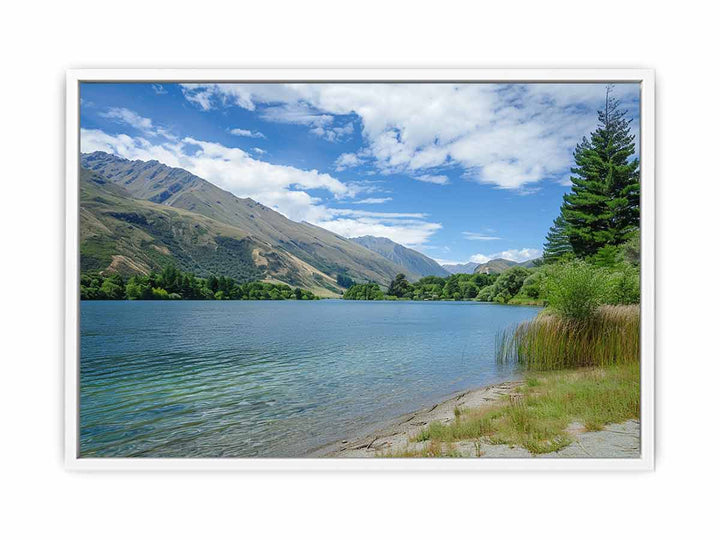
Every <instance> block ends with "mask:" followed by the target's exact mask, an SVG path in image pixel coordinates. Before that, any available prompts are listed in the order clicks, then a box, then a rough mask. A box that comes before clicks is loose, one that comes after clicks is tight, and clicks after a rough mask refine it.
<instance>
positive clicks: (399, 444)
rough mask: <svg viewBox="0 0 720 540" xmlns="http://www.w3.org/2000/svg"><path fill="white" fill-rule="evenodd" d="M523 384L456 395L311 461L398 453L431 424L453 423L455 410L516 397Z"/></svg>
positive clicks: (326, 450)
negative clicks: (504, 397) (516, 389)
mask: <svg viewBox="0 0 720 540" xmlns="http://www.w3.org/2000/svg"><path fill="white" fill-rule="evenodd" d="M520 384H522V381H512V382H504V383H500V384H492V385H490V386H484V387H482V388H477V389H475V390H469V391H466V392H462V393H461V394H458V395H455V396H453V397H451V398H449V399H447V400H445V401H443V402H441V403H437V404H435V405H433V406H432V407H429V408H427V409H422V410H420V411H416V412H414V413H410V414H406V415H403V416H401V417H399V418H396V419H395V420H392V421H390V422H389V423H387V424H386V425H384V426H383V427H381V428H379V429H376V430H374V431H372V432H370V433H369V434H364V435H360V436H359V437H357V438H354V439H350V440H346V441H338V442H335V443H332V444H329V445H326V446H323V447H322V448H319V449H317V450H315V451H314V452H312V453H311V454H310V455H309V457H375V456H377V455H378V454H383V453H387V452H397V451H400V450H403V449H405V448H406V447H408V445H410V446H411V447H412V445H413V444H417V443H410V439H411V438H413V437H414V436H415V435H417V434H418V433H419V432H420V431H422V429H423V428H424V427H426V426H427V425H428V424H429V423H430V422H451V421H453V420H454V419H455V408H456V407H459V408H461V409H479V408H481V407H487V406H488V405H492V404H493V403H495V402H497V401H498V400H499V399H500V398H501V397H502V396H504V395H507V394H512V393H513V390H514V389H515V388H517V387H518V386H519V385H520Z"/></svg>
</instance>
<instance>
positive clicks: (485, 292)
mask: <svg viewBox="0 0 720 540" xmlns="http://www.w3.org/2000/svg"><path fill="white" fill-rule="evenodd" d="M493 296H495V285H486V286H485V287H483V288H482V289H480V291H479V292H478V293H477V296H476V297H475V298H476V299H477V300H480V301H481V302H492V299H493Z"/></svg>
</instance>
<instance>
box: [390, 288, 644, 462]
mask: <svg viewBox="0 0 720 540" xmlns="http://www.w3.org/2000/svg"><path fill="white" fill-rule="evenodd" d="M578 283H581V282H578ZM585 288H586V285H585V284H584V283H583V284H582V285H580V286H577V287H575V288H574V289H568V291H569V292H568V294H567V297H566V298H567V299H569V300H567V301H558V302H555V303H554V305H553V306H552V307H551V308H550V309H548V310H546V311H544V312H542V313H541V314H540V315H538V316H537V317H536V318H535V319H533V320H532V321H529V322H527V323H524V324H521V325H520V326H518V327H516V328H511V329H509V330H508V331H506V332H504V333H502V334H501V335H500V336H499V339H498V343H497V355H498V361H499V362H504V363H511V362H512V363H517V364H519V365H520V366H522V367H523V368H525V369H526V376H525V382H524V384H523V385H521V386H520V387H519V389H518V390H517V392H516V393H514V394H512V395H509V396H505V399H504V400H503V401H502V402H500V403H498V404H495V405H492V406H490V407H484V408H480V409H469V410H460V409H456V411H455V420H454V421H452V422H450V423H441V422H434V423H431V424H430V425H429V426H428V427H427V428H426V429H424V430H423V431H421V432H420V433H419V434H418V435H417V436H415V437H414V438H413V439H412V440H411V441H410V442H411V443H423V444H422V446H421V447H420V448H418V446H417V444H415V445H414V446H413V445H411V446H409V448H408V449H407V450H405V451H403V452H400V453H396V454H392V456H394V457H454V456H457V455H458V453H457V451H456V450H455V448H454V446H453V445H454V444H455V443H458V442H461V441H462V442H464V443H467V442H474V443H475V445H476V448H477V449H478V452H479V453H478V455H481V453H480V447H481V445H482V444H483V443H484V444H506V445H510V446H520V447H523V448H525V449H527V450H528V451H529V452H531V453H532V454H544V453H549V452H555V451H557V450H560V449H562V448H564V447H566V446H568V445H569V444H571V443H572V442H574V440H575V433H577V428H578V426H581V427H580V428H579V429H581V430H585V431H599V430H602V429H603V428H604V426H605V425H607V424H612V423H619V422H624V421H626V420H629V419H635V418H639V416H640V309H639V306H637V305H615V306H610V305H600V306H598V305H596V304H597V302H596V300H595V299H594V298H592V297H591V296H590V294H595V289H593V288H592V287H591V288H588V289H587V293H588V294H585ZM571 425H572V426H573V428H574V429H572V430H570V429H568V428H569V427H570V426H571ZM388 457H391V456H388Z"/></svg>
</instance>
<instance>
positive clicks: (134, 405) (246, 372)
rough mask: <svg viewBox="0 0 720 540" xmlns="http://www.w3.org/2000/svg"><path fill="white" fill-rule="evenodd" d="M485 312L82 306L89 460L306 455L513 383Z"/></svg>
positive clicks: (271, 305) (514, 314)
mask: <svg viewBox="0 0 720 540" xmlns="http://www.w3.org/2000/svg"><path fill="white" fill-rule="evenodd" d="M536 313H537V309H536V308H533V307H520V306H501V305H493V304H480V303H473V302H357V301H352V302H351V301H342V300H323V301H316V302H291V301H286V302H269V301H265V302H262V301H260V302H245V301H238V302H193V301H185V302H100V301H94V302H81V319H80V336H81V361H80V450H81V456H84V457H89V456H132V457H254V456H263V457H297V456H302V455H305V454H306V453H307V452H308V451H310V450H312V449H314V448H317V447H318V446H321V445H323V444H326V443H329V442H333V441H336V440H338V439H343V438H347V437H350V436H352V434H353V433H357V431H358V430H362V429H364V428H367V427H368V426H371V425H374V424H375V423H377V422H379V421H383V420H387V419H390V418H393V417H395V416H398V415H400V414H403V413H406V412H410V411H412V410H415V409H418V408H420V407H424V406H427V405H430V404H432V403H434V402H437V401H438V400H440V399H442V398H443V397H446V396H448V395H450V394H452V393H453V392H457V391H461V390H466V389H468V388H472V387H477V386H482V385H485V384H490V383H493V382H498V381H500V380H504V379H507V378H508V377H510V376H512V373H511V372H509V371H508V368H502V367H500V366H498V365H497V364H496V363H495V360H494V348H495V336H496V333H497V331H498V330H500V329H503V328H505V327H507V326H509V325H512V324H516V323H518V322H520V321H523V320H527V319H531V318H532V317H533V316H534V315H535V314H536Z"/></svg>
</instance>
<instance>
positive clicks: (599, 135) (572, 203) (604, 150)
mask: <svg viewBox="0 0 720 540" xmlns="http://www.w3.org/2000/svg"><path fill="white" fill-rule="evenodd" d="M611 94H612V85H608V87H607V90H606V94H605V108H604V109H601V110H599V111H598V123H599V125H598V128H597V129H596V130H595V131H593V132H592V133H591V134H590V140H588V139H587V137H583V140H582V141H581V142H580V144H578V145H577V147H576V148H575V153H574V158H575V165H576V166H575V167H574V168H572V169H571V170H572V173H573V176H571V178H570V180H571V182H572V184H573V186H572V189H571V192H570V193H568V194H566V195H565V197H564V203H563V206H562V209H561V212H562V217H563V219H564V220H565V221H566V224H567V225H566V227H565V231H566V234H567V238H568V241H569V242H570V244H571V245H572V248H573V251H574V252H575V254H576V255H578V256H581V257H585V256H588V255H592V254H594V253H596V252H597V250H598V249H600V248H601V247H602V246H605V245H618V244H621V243H623V242H625V241H626V240H627V239H628V238H629V237H630V235H631V234H632V232H633V231H634V230H636V229H637V228H638V227H639V225H640V183H639V181H640V175H639V168H638V160H637V159H633V160H632V161H630V158H631V157H632V155H633V154H634V153H635V143H634V139H635V137H634V136H633V135H630V122H629V120H627V119H626V118H625V115H626V114H627V111H623V110H620V109H619V103H618V101H617V99H615V98H614V97H612V95H611Z"/></svg>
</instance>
